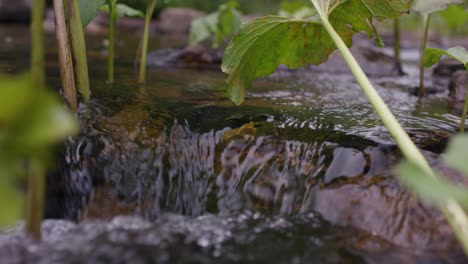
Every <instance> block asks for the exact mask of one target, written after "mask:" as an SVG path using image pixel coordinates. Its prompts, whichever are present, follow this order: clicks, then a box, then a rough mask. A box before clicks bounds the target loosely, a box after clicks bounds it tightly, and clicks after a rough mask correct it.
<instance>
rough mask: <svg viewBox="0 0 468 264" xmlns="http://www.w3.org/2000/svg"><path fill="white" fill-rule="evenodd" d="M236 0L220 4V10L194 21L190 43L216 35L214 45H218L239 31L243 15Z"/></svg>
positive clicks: (193, 43)
mask: <svg viewBox="0 0 468 264" xmlns="http://www.w3.org/2000/svg"><path fill="white" fill-rule="evenodd" d="M237 6H238V4H237V2H236V1H230V2H228V3H226V4H224V5H221V6H219V8H218V11H216V12H214V13H211V14H209V15H207V16H205V17H202V18H197V19H194V20H193V21H192V24H191V28H190V37H189V45H196V44H198V43H200V42H201V41H203V40H205V39H207V38H209V37H210V36H211V35H214V41H213V46H214V47H218V46H219V45H220V44H221V43H222V42H223V41H224V39H225V38H226V37H228V36H231V35H233V34H235V33H237V32H238V31H239V29H240V26H241V20H242V15H241V13H240V12H239V11H238V10H237V9H236V8H237Z"/></svg>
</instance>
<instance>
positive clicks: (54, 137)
mask: <svg viewBox="0 0 468 264" xmlns="http://www.w3.org/2000/svg"><path fill="white" fill-rule="evenodd" d="M77 131H78V123H77V121H76V119H75V118H74V117H73V115H72V114H71V113H70V112H69V111H68V109H67V108H66V107H65V106H64V104H63V103H62V102H61V101H60V100H59V99H58V98H57V97H56V96H55V95H54V94H53V93H51V92H49V91H47V90H46V89H43V87H34V84H33V83H32V82H31V79H30V76H29V75H23V76H15V77H12V76H0V210H1V211H0V226H3V225H5V224H11V223H12V221H14V220H16V219H18V217H19V216H20V213H21V212H22V208H23V207H22V206H21V202H20V201H21V196H20V195H19V192H18V191H17V190H16V189H15V186H14V184H13V183H14V182H16V181H17V180H18V178H17V177H18V176H24V175H25V174H26V173H25V170H26V162H27V161H28V160H30V159H31V158H33V157H34V158H36V159H38V160H41V161H44V160H45V158H46V157H47V155H44V154H47V153H48V151H49V148H50V147H52V146H54V145H55V144H57V143H59V142H61V141H63V140H65V139H66V138H67V137H68V136H71V135H73V134H75V133H76V132H77Z"/></svg>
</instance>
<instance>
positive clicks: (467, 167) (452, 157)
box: [444, 135, 468, 176]
mask: <svg viewBox="0 0 468 264" xmlns="http://www.w3.org/2000/svg"><path fill="white" fill-rule="evenodd" d="M467 153H468V135H457V136H455V137H454V138H452V139H451V140H450V143H449V145H448V147H447V152H446V154H445V156H444V161H445V163H446V164H447V165H449V166H451V167H453V168H455V169H457V170H459V171H460V172H462V173H463V174H464V175H465V176H468V162H467V157H466V154H467Z"/></svg>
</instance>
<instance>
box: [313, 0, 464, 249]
mask: <svg viewBox="0 0 468 264" xmlns="http://www.w3.org/2000/svg"><path fill="white" fill-rule="evenodd" d="M312 3H313V4H314V6H315V8H316V9H317V10H318V6H317V5H316V4H315V3H314V1H313V0H312ZM318 13H319V16H320V18H321V21H322V24H323V26H324V27H325V29H326V30H327V32H328V33H329V35H330V37H331V38H332V39H333V41H334V42H335V44H336V46H337V48H338V50H339V51H340V52H341V54H342V55H343V58H344V59H345V61H346V63H347V64H348V66H349V68H350V70H351V72H352V73H353V75H354V77H355V78H356V81H357V82H358V83H359V85H360V86H361V88H362V90H363V91H364V93H365V95H366V96H367V98H368V99H369V101H370V103H371V104H372V106H373V107H374V109H375V111H376V112H377V114H378V115H379V116H380V118H381V119H382V121H383V123H384V124H385V126H386V127H387V129H388V130H389V132H390V134H391V135H392V137H393V138H394V139H395V141H396V143H397V145H398V147H399V148H400V150H401V152H402V153H403V155H404V156H405V158H406V159H408V160H409V161H410V162H413V163H414V164H417V165H418V166H419V167H420V168H421V169H422V170H423V171H425V172H426V174H427V175H428V176H430V177H432V178H436V177H437V176H436V174H435V173H434V171H433V170H432V168H431V167H430V166H429V163H428V162H427V160H426V159H425V158H424V156H423V155H422V153H421V152H420V151H419V149H418V148H417V147H416V145H415V144H414V143H413V141H411V139H410V138H409V136H408V134H406V132H405V131H404V130H403V128H402V127H401V125H400V124H399V123H398V121H397V120H396V118H395V116H394V115H393V114H392V112H391V111H390V109H389V108H388V106H387V105H386V104H385V102H384V101H383V100H382V98H381V97H380V95H379V94H378V93H377V91H376V90H375V88H374V86H373V85H372V83H371V82H370V81H369V79H368V78H367V76H366V75H365V73H364V71H363V70H362V69H361V67H360V65H359V64H358V62H357V61H356V59H355V58H354V57H353V55H352V54H351V52H350V51H349V49H348V47H347V46H346V44H345V43H344V42H343V40H342V39H341V38H340V36H339V35H338V33H336V31H335V29H334V28H333V27H332V25H331V24H330V22H329V21H328V18H327V15H326V14H324V13H321V12H320V11H319V12H318ZM440 208H441V210H442V212H443V213H444V215H445V217H446V219H447V220H448V222H449V223H450V225H451V226H452V229H453V231H454V234H455V235H456V236H457V238H458V239H459V240H460V241H461V243H462V245H463V247H464V249H465V252H466V253H467V254H468V219H467V217H466V214H465V212H464V210H463V209H462V207H461V206H460V205H459V204H458V203H457V202H456V201H453V200H445V201H443V202H442V203H441V206H440Z"/></svg>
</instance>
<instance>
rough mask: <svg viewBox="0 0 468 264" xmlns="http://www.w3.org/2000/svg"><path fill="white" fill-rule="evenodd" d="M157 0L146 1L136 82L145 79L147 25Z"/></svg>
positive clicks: (142, 81) (141, 81)
mask: <svg viewBox="0 0 468 264" xmlns="http://www.w3.org/2000/svg"><path fill="white" fill-rule="evenodd" d="M156 2H157V0H150V1H148V5H147V7H146V14H145V29H144V31H143V38H142V40H141V41H142V49H141V59H140V74H139V77H138V82H140V83H144V82H145V80H146V56H147V54H148V38H149V26H150V22H151V17H152V16H153V12H154V9H155V8H156Z"/></svg>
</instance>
